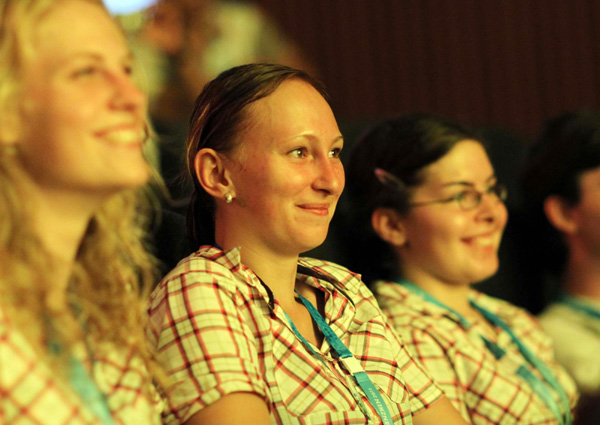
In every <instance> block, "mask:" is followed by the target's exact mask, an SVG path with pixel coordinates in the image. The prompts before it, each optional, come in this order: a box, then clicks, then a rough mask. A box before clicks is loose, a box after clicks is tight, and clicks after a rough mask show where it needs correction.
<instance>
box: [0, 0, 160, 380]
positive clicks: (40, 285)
mask: <svg viewBox="0 0 600 425" xmlns="http://www.w3.org/2000/svg"><path fill="white" fill-rule="evenodd" d="M65 1H75V0H0V125H10V124H11V123H10V121H7V120H10V119H12V118H11V117H14V116H15V115H14V114H15V113H16V108H18V105H20V103H19V93H20V90H21V81H20V79H19V78H20V75H22V69H23V66H24V63H25V62H26V60H28V59H29V55H30V53H31V51H30V49H31V48H32V43H33V40H32V34H33V31H34V29H35V27H36V26H37V25H38V24H39V23H40V22H41V21H42V20H43V19H44V16H45V15H46V14H47V13H49V12H50V11H51V10H52V9H53V8H55V7H60V4H62V3H64V2H65ZM78 1H87V2H89V3H93V4H96V5H98V6H99V7H102V8H104V6H103V4H102V2H101V1H99V0H78ZM107 13H108V12H107ZM73 107H74V108H76V107H77V105H73ZM24 124H25V125H26V123H24ZM40 137H43V135H40ZM9 142H10V141H8V140H0V313H2V314H3V315H4V318H8V320H9V321H10V323H11V324H12V325H14V326H16V327H17V329H19V331H20V332H21V333H22V334H23V335H24V336H25V338H27V340H28V342H29V343H30V344H31V346H32V347H33V349H34V350H35V351H36V352H37V353H38V354H39V355H40V358H41V359H42V361H47V362H49V363H51V364H53V365H55V366H56V365H58V366H59V371H60V370H61V368H62V367H65V366H66V363H67V362H68V358H67V357H66V355H67V354H66V353H69V352H70V350H69V348H71V347H72V346H73V344H75V343H78V342H80V341H81V338H82V333H85V337H86V338H87V339H88V341H89V343H90V344H91V346H92V347H93V348H94V350H96V351H101V347H112V348H113V349H114V348H115V347H118V348H119V349H123V350H124V351H125V353H124V354H123V355H124V356H125V358H130V357H132V355H133V357H134V358H137V359H138V361H139V359H140V358H141V359H142V360H143V361H144V362H145V363H146V366H147V367H148V368H149V369H150V370H153V371H156V372H157V374H158V375H160V373H159V372H158V369H157V368H156V367H155V366H154V362H153V360H152V359H151V357H152V356H151V355H150V352H149V350H148V348H147V344H146V342H145V337H144V332H143V329H144V324H145V321H146V320H145V317H146V314H145V304H146V303H145V299H146V295H147V293H148V291H149V288H150V287H151V286H152V284H153V283H154V279H155V276H154V269H155V262H154V260H153V259H152V257H151V256H150V255H149V254H148V253H147V251H146V249H145V247H144V242H143V239H144V237H145V232H144V230H143V229H144V228H145V227H146V214H145V213H146V212H147V210H148V208H147V206H148V202H149V199H150V197H149V196H148V195H147V193H146V192H144V191H141V190H139V191H133V190H130V191H125V192H123V193H121V194H119V195H116V196H114V197H113V198H111V199H110V200H109V201H108V202H107V203H106V204H105V205H103V207H102V208H101V209H100V210H99V211H98V212H97V213H96V214H95V215H94V216H93V217H92V219H91V220H90V222H89V224H88V227H87V230H86V232H85V235H84V237H83V240H82V242H81V245H80V246H79V250H78V252H77V256H76V259H75V264H74V267H73V273H72V276H71V279H70V281H69V284H68V288H66V292H67V293H66V294H65V295H66V297H67V300H68V303H67V306H65V305H64V304H63V303H56V302H55V300H56V296H57V293H56V290H57V288H56V275H55V273H54V272H53V271H54V270H55V266H56V264H55V263H54V261H55V260H54V259H53V257H52V256H51V254H50V253H49V252H48V251H47V250H46V249H44V247H43V244H42V242H41V240H40V238H39V234H38V233H36V231H35V230H34V229H33V218H32V217H33V214H32V206H31V203H30V199H31V195H32V193H33V183H32V180H31V177H30V176H29V174H28V173H27V171H26V170H25V169H24V168H23V166H22V164H21V162H20V160H19V157H18V154H17V152H16V149H15V147H14V146H11V145H12V143H9ZM63 292H64V291H63ZM73 307H75V308H73ZM82 324H85V325H84V326H85V329H84V330H83V329H82ZM106 343H108V344H106ZM51 344H53V345H54V346H57V345H58V346H60V347H63V348H65V349H64V350H61V351H62V352H63V353H65V356H57V355H56V354H55V353H54V352H53V351H52V350H51V349H50V345H51ZM63 371H64V370H63ZM151 384H152V383H151V380H150V379H146V382H144V383H142V388H143V389H144V391H151Z"/></svg>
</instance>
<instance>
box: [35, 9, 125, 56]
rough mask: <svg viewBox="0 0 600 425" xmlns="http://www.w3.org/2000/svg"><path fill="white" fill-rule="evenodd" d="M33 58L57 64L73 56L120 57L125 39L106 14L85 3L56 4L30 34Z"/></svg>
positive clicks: (123, 49) (123, 51)
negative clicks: (45, 59) (44, 59)
mask: <svg viewBox="0 0 600 425" xmlns="http://www.w3.org/2000/svg"><path fill="white" fill-rule="evenodd" d="M30 43H31V47H32V54H33V59H34V60H35V59H37V58H38V57H39V56H46V57H49V58H52V59H53V60H54V61H60V60H62V59H65V58H69V57H70V56H73V55H77V54H99V55H107V54H120V55H122V54H124V53H125V52H128V48H127V45H126V43H125V38H124V36H123V34H122V32H121V31H120V29H119V28H118V27H117V25H116V24H115V23H114V22H113V20H112V19H111V18H110V16H109V15H108V13H107V12H106V11H105V10H104V9H103V8H102V7H101V6H100V5H99V4H97V3H95V2H92V1H86V0H65V1H60V2H57V3H56V5H54V6H53V7H51V8H50V9H49V10H48V11H47V12H46V13H45V14H43V15H42V16H41V17H40V19H39V22H37V25H36V26H35V28H34V29H32V31H31V35H30Z"/></svg>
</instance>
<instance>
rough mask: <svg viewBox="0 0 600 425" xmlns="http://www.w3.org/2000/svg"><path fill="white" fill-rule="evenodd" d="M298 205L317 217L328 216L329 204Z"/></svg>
mask: <svg viewBox="0 0 600 425" xmlns="http://www.w3.org/2000/svg"><path fill="white" fill-rule="evenodd" d="M298 207H299V208H301V209H302V210H304V211H306V212H309V213H311V214H314V215H316V216H319V217H326V216H329V204H302V205H298Z"/></svg>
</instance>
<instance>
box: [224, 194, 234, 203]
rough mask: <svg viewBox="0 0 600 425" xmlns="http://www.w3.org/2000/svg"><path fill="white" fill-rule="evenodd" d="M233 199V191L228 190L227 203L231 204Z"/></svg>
mask: <svg viewBox="0 0 600 425" xmlns="http://www.w3.org/2000/svg"><path fill="white" fill-rule="evenodd" d="M232 201H233V196H231V193H229V192H227V193H226V194H225V203H226V204H231V202H232Z"/></svg>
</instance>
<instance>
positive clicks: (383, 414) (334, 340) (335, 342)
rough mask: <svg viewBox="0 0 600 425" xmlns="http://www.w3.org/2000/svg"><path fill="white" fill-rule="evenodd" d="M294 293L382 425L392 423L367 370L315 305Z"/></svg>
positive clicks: (299, 336) (304, 340)
mask: <svg viewBox="0 0 600 425" xmlns="http://www.w3.org/2000/svg"><path fill="white" fill-rule="evenodd" d="M296 294H297V295H298V296H299V297H300V300H301V301H302V304H304V306H305V307H306V309H307V310H308V312H309V313H310V315H311V316H312V318H313V320H314V321H315V322H316V324H317V326H319V329H321V332H323V335H324V336H325V338H326V339H327V342H329V345H331V348H332V349H333V350H334V351H335V353H336V354H337V356H338V358H339V359H340V362H341V363H342V365H343V366H344V369H346V370H347V371H348V373H350V374H351V375H352V376H353V377H354V379H355V380H356V382H357V383H358V385H359V386H360V388H361V389H362V390H363V392H364V393H365V395H366V396H367V398H368V399H369V402H370V403H371V405H372V406H373V407H374V408H375V410H376V411H377V413H378V414H379V416H380V418H381V420H382V423H383V425H393V421H392V415H391V414H390V411H389V409H388V407H387V405H386V404H385V402H384V400H383V398H382V397H381V394H379V390H377V388H375V385H373V382H372V381H371V379H370V378H369V376H368V375H367V372H365V371H364V369H363V368H362V366H361V365H360V362H359V361H358V360H357V359H356V357H354V355H353V354H352V352H351V351H350V350H349V349H348V348H347V347H346V346H345V345H344V343H343V342H342V340H341V339H340V338H339V337H338V336H337V335H336V334H335V332H334V331H333V329H331V326H329V324H328V323H327V322H326V321H325V319H323V316H321V313H319V311H318V310H317V309H316V308H315V306H313V305H312V304H311V302H310V301H308V300H307V299H306V298H304V297H303V296H302V295H300V294H299V293H298V291H296ZM286 316H287V314H286ZM287 319H288V321H289V322H290V325H291V327H292V330H293V331H294V333H295V334H296V336H297V337H298V338H299V339H300V340H301V341H302V342H303V343H304V345H306V346H307V347H308V348H309V349H310V351H311V352H312V353H313V354H314V355H315V356H317V357H319V358H320V359H321V356H319V355H318V354H317V353H316V352H315V350H313V348H312V347H311V345H310V343H309V342H308V341H307V340H306V339H305V338H304V337H303V336H302V334H300V332H298V329H297V328H296V326H295V325H294V322H292V320H291V319H290V317H289V316H287ZM321 361H323V359H321ZM359 402H360V399H359ZM365 413H367V412H365Z"/></svg>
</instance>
